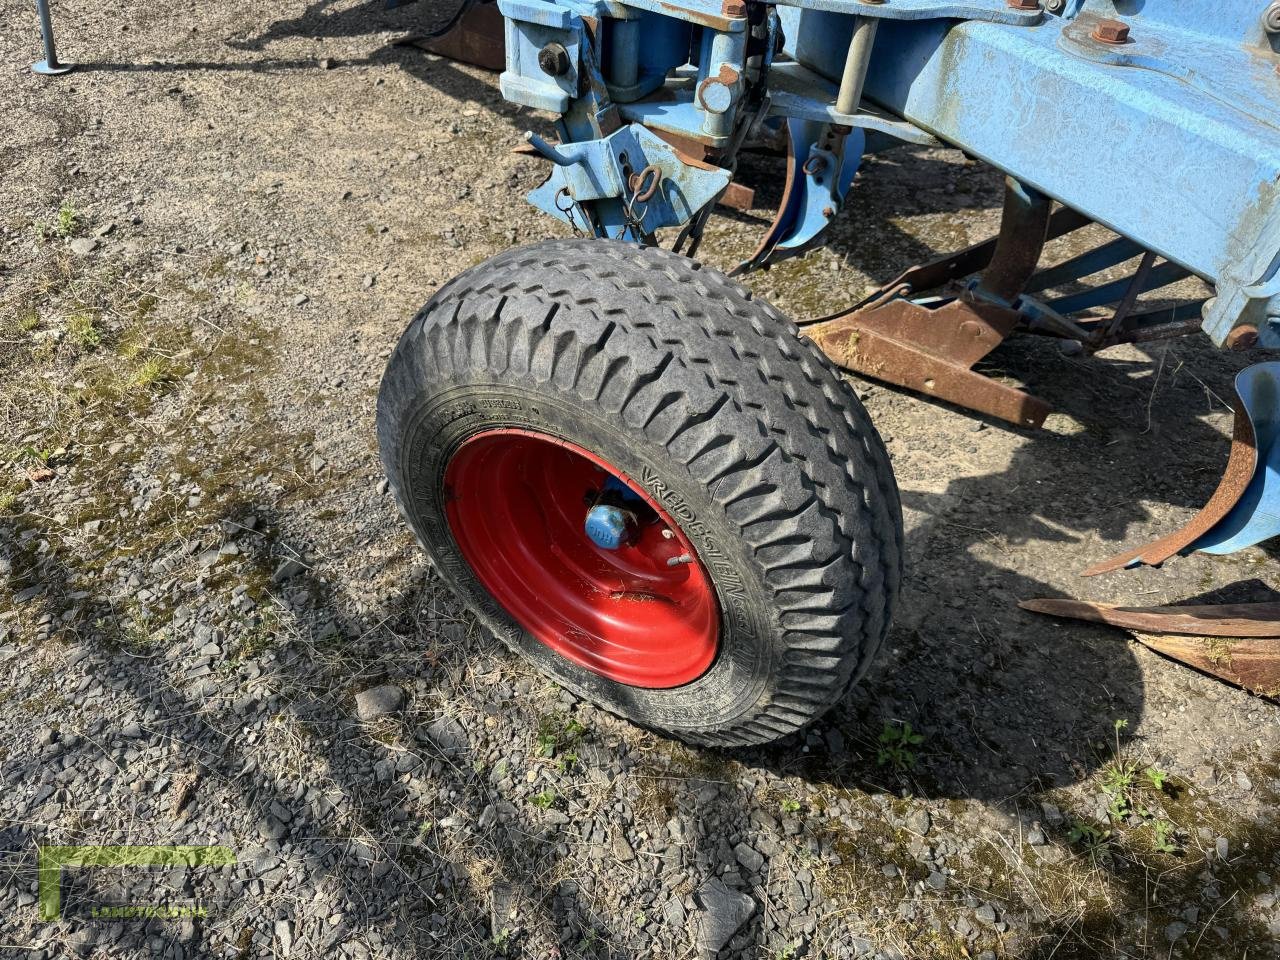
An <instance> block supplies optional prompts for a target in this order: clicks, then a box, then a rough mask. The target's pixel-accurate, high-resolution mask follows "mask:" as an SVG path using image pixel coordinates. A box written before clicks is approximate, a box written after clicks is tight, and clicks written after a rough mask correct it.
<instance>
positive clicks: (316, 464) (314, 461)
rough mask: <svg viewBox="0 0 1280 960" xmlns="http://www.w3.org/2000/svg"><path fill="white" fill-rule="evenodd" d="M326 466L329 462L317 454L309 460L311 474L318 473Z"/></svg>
mask: <svg viewBox="0 0 1280 960" xmlns="http://www.w3.org/2000/svg"><path fill="white" fill-rule="evenodd" d="M327 466H329V461H327V460H326V459H325V458H324V457H322V456H320V454H318V453H317V454H315V455H314V456H312V458H311V472H312V473H319V472H320V471H321V470H323V469H324V468H325V467H327Z"/></svg>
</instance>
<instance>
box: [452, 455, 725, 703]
mask: <svg viewBox="0 0 1280 960" xmlns="http://www.w3.org/2000/svg"><path fill="white" fill-rule="evenodd" d="M609 477H614V478H615V479H616V480H617V481H619V482H620V483H622V484H625V486H626V488H627V490H629V492H630V494H632V495H633V496H634V498H635V499H634V501H632V502H634V505H635V510H634V514H635V516H636V521H637V522H636V524H635V526H634V528H633V532H632V535H631V537H630V539H629V541H628V542H626V543H624V544H623V545H622V546H621V547H619V548H618V549H616V550H606V549H604V548H603V547H600V546H597V545H596V544H595V543H594V542H593V541H592V540H591V538H590V537H588V536H587V533H586V530H585V529H584V521H585V518H586V513H587V510H588V509H589V507H590V505H591V503H592V502H593V498H595V499H596V500H598V499H599V498H600V496H601V491H603V490H604V489H605V482H606V481H607V480H608V478H609ZM615 487H616V485H615ZM445 497H446V506H445V512H446V516H447V517H448V520H449V529H450V531H451V532H452V533H453V538H454V540H455V541H456V542H457V544H458V547H459V549H461V551H462V555H463V556H464V557H465V558H466V560H467V563H469V564H470V565H471V569H472V570H473V571H474V572H475V574H476V577H477V578H478V579H479V580H480V582H481V583H482V584H484V586H485V588H486V589H487V590H488V591H489V592H490V593H491V594H493V596H494V597H495V598H496V599H497V601H498V602H499V603H500V604H502V606H503V607H504V608H505V609H506V610H507V612H508V613H510V614H511V616H512V617H514V618H515V619H516V621H517V622H519V623H520V625H521V626H522V627H524V628H525V629H526V630H528V631H529V632H530V633H531V634H532V635H533V636H534V637H536V638H537V639H538V640H539V641H540V642H542V643H544V644H546V645H547V646H548V647H550V648H551V649H552V650H555V651H556V652H557V653H559V654H560V655H561V656H563V657H566V658H568V659H569V660H572V661H573V662H574V663H576V664H578V665H579V666H582V667H585V668H586V669H588V670H591V671H593V672H595V673H598V674H600V675H601V676H604V677H608V678H609V679H610V680H616V681H618V682H619V683H625V684H628V685H630V686H635V687H647V688H653V689H664V688H669V687H678V686H680V685H682V684H685V683H689V682H690V681H692V680H696V679H697V678H698V677H700V676H701V675H702V674H703V673H705V672H706V669H707V667H709V666H710V665H711V661H712V660H714V659H715V654H716V647H717V644H718V640H719V632H720V628H719V622H720V614H719V607H718V605H717V603H716V598H715V591H714V590H713V589H712V586H711V578H710V577H709V576H708V575H707V571H706V569H705V568H704V567H703V565H702V562H701V561H700V560H699V559H698V557H697V553H696V551H695V550H694V548H693V544H692V543H690V542H689V539H688V538H687V537H686V536H685V534H684V532H683V531H682V530H681V529H680V527H679V526H678V525H677V524H676V523H675V521H674V520H672V519H671V516H670V515H669V514H668V513H667V512H666V511H665V510H663V509H662V507H661V506H659V505H658V503H657V501H655V500H654V499H653V498H652V497H650V496H649V495H648V494H647V493H646V492H645V491H644V490H642V489H641V488H640V487H639V485H638V484H635V483H633V482H632V481H631V480H630V479H629V478H628V477H627V476H626V474H624V473H622V472H621V471H619V470H617V469H616V468H615V467H612V466H611V465H610V464H608V463H607V462H606V461H604V460H602V459H600V458H599V457H597V456H595V455H594V454H592V453H589V452H588V451H586V450H583V449H582V448H581V447H578V446H575V445H574V444H571V443H567V442H566V441H564V440H560V439H557V438H555V437H551V436H548V435H547V434H542V433H534V432H532V431H529V430H488V431H486V432H484V433H480V434H477V435H476V436H474V437H471V438H470V439H469V440H467V441H466V443H464V444H463V445H462V446H461V447H460V448H459V449H458V451H457V453H455V454H454V456H453V459H451V460H450V461H449V465H448V467H447V468H446V470H445ZM668 531H669V532H668ZM675 558H685V559H684V560H683V561H680V560H677V562H676V563H675V565H671V564H670V563H669V562H668V561H671V560H673V559H675ZM689 558H691V559H689Z"/></svg>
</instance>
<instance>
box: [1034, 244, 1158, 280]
mask: <svg viewBox="0 0 1280 960" xmlns="http://www.w3.org/2000/svg"><path fill="white" fill-rule="evenodd" d="M1141 253H1142V247H1140V246H1138V244H1136V243H1134V242H1133V241H1132V240H1130V239H1128V238H1127V237H1117V238H1116V239H1115V240H1111V241H1109V242H1107V243H1104V244H1102V245H1101V246H1098V247H1094V248H1093V249H1092V250H1088V251H1086V252H1084V253H1082V254H1079V255H1078V256H1075V257H1071V258H1070V259H1069V260H1063V261H1062V262H1061V263H1059V264H1055V265H1054V266H1052V267H1049V268H1048V269H1045V270H1041V271H1040V272H1039V273H1037V274H1036V275H1035V276H1033V277H1032V278H1031V279H1030V280H1029V281H1027V286H1026V288H1025V290H1026V292H1027V293H1036V292H1037V291H1040V290H1048V289H1050V288H1052V287H1058V286H1061V285H1062V284H1064V283H1072V282H1074V281H1076V280H1080V279H1082V278H1084V277H1089V276H1092V275H1093V274H1095V273H1098V272H1099V271H1102V270H1107V269H1109V268H1111V267H1114V266H1118V265H1119V264H1122V263H1124V262H1125V261H1126V260H1129V259H1131V258H1133V257H1136V256H1138V255H1139V254H1141Z"/></svg>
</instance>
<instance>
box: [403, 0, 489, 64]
mask: <svg viewBox="0 0 1280 960" xmlns="http://www.w3.org/2000/svg"><path fill="white" fill-rule="evenodd" d="M418 45H419V46H421V47H422V48H423V49H424V50H428V51H430V52H431V53H435V54H439V55H440V56H442V57H448V58H449V59H450V60H457V61H459V62H460V63H470V64H472V65H474V66H477V67H480V68H482V69H484V70H502V69H503V68H505V67H506V65H507V56H506V51H505V46H504V42H503V19H502V14H501V13H500V12H499V11H498V5H497V4H496V3H482V4H478V5H476V6H474V7H472V8H471V9H470V10H468V11H467V12H466V13H464V14H463V15H462V19H460V20H459V21H458V22H457V24H456V25H455V26H454V27H453V29H451V30H449V31H448V32H447V33H445V34H443V35H441V36H439V37H435V38H434V39H431V40H426V41H421V42H419V43H418Z"/></svg>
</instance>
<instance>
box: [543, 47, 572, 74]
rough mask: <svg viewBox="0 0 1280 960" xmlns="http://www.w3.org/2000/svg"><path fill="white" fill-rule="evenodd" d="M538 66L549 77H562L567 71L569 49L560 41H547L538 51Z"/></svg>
mask: <svg viewBox="0 0 1280 960" xmlns="http://www.w3.org/2000/svg"><path fill="white" fill-rule="evenodd" d="M538 66H539V67H541V68H542V72H543V73H545V74H547V75H548V76H551V77H563V76H564V75H565V74H566V73H568V72H569V51H568V50H566V49H565V48H564V44H561V43H548V44H547V45H546V46H545V47H543V48H542V49H541V50H539V51H538Z"/></svg>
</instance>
